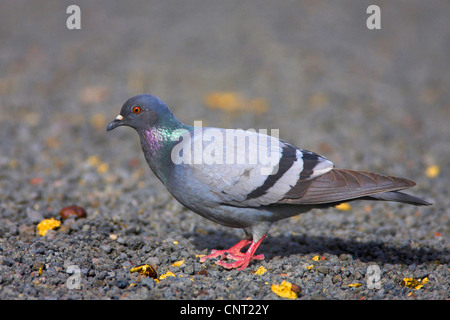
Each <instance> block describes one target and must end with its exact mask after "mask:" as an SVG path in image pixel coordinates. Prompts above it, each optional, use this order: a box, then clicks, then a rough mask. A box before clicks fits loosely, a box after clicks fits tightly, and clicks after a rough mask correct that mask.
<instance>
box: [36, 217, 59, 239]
mask: <svg viewBox="0 0 450 320" xmlns="http://www.w3.org/2000/svg"><path fill="white" fill-rule="evenodd" d="M60 226H61V221H59V220H55V219H54V218H51V219H44V220H42V221H41V222H39V224H38V225H37V227H36V228H37V230H38V233H39V235H40V236H45V235H46V234H47V231H48V230H53V229H56V228H59V227H60Z"/></svg>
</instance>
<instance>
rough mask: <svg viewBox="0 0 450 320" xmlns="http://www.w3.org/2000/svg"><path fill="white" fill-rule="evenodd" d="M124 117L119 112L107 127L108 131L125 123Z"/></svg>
mask: <svg viewBox="0 0 450 320" xmlns="http://www.w3.org/2000/svg"><path fill="white" fill-rule="evenodd" d="M123 124H124V123H123V117H122V116H121V115H120V114H119V115H118V116H117V117H116V118H115V119H114V120H113V121H111V123H110V124H108V126H107V127H106V131H111V130H113V129H115V128H116V127H118V126H121V125H123Z"/></svg>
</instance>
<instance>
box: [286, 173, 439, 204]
mask: <svg viewBox="0 0 450 320" xmlns="http://www.w3.org/2000/svg"><path fill="white" fill-rule="evenodd" d="M415 185H416V183H415V182H414V181H411V180H409V179H405V178H398V177H391V176H385V175H381V174H377V173H372V172H365V171H354V170H347V169H332V170H330V171H329V172H327V173H325V174H323V175H322V176H319V177H317V178H316V179H312V180H311V181H309V183H303V184H299V185H298V186H296V187H294V188H293V189H292V190H291V191H290V192H289V193H288V194H287V197H286V198H285V199H283V203H289V204H309V205H319V206H329V205H333V204H336V203H342V202H348V201H352V200H360V199H361V200H369V199H370V200H382V201H396V202H401V203H407V204H413V205H418V206H427V205H431V203H429V202H427V201H425V200H422V199H420V198H417V197H414V196H411V195H408V194H406V193H402V192H399V191H398V190H402V189H406V188H410V187H413V186H415Z"/></svg>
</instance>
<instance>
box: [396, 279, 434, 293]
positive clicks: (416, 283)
mask: <svg viewBox="0 0 450 320" xmlns="http://www.w3.org/2000/svg"><path fill="white" fill-rule="evenodd" d="M427 282H428V278H427V277H425V278H423V279H422V280H416V279H414V278H403V280H402V283H401V285H402V286H403V287H407V288H410V289H415V290H419V289H420V288H422V287H423V285H424V284H426V283H427Z"/></svg>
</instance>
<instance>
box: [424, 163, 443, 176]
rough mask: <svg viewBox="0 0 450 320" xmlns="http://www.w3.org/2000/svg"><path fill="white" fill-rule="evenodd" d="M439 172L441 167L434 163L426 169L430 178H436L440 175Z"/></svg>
mask: <svg viewBox="0 0 450 320" xmlns="http://www.w3.org/2000/svg"><path fill="white" fill-rule="evenodd" d="M439 172H441V168H440V167H439V166H437V165H432V166H429V167H428V168H427V170H425V174H426V175H427V177H428V178H431V179H433V178H436V177H437V176H438V175H439Z"/></svg>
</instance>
